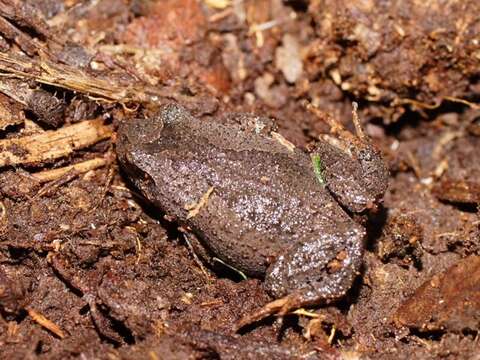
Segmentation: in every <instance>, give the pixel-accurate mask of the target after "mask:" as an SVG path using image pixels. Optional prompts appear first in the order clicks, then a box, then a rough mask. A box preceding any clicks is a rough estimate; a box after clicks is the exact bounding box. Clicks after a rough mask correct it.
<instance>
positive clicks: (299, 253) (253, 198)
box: [117, 104, 388, 325]
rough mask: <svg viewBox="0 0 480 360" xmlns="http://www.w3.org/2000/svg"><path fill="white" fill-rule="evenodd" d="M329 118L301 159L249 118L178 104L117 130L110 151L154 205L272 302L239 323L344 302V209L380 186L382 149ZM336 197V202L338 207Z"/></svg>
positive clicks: (351, 264)
mask: <svg viewBox="0 0 480 360" xmlns="http://www.w3.org/2000/svg"><path fill="white" fill-rule="evenodd" d="M310 109H311V111H313V112H314V113H316V114H317V115H319V116H320V117H322V118H323V119H324V120H325V121H327V122H328V123H329V125H330V127H331V133H332V135H336V136H335V137H333V136H331V135H325V136H323V137H322V138H321V141H320V142H319V143H318V144H317V145H316V146H315V148H314V149H313V150H312V153H311V154H310V156H309V155H307V154H306V153H305V152H304V151H302V150H300V149H297V148H295V147H294V146H293V145H292V144H291V143H289V142H288V141H287V140H286V139H284V138H283V137H282V136H281V135H280V134H278V133H277V132H275V131H272V128H273V127H272V124H271V122H270V121H269V120H265V119H262V118H259V117H254V116H252V115H237V116H235V119H233V120H230V121H226V122H225V121H224V122H219V121H202V120H200V119H197V118H195V117H193V116H191V115H190V114H189V113H188V112H187V111H186V110H185V109H184V108H182V107H181V106H179V105H175V104H171V105H167V106H164V107H163V108H162V109H161V110H160V111H159V113H158V114H157V115H156V116H155V117H154V118H150V119H139V120H135V121H132V122H127V123H125V124H124V125H123V126H121V128H120V130H119V137H118V142H117V154H118V159H119V161H120V164H121V166H122V167H123V169H124V170H125V172H126V174H127V175H128V177H129V179H130V180H131V182H132V183H133V184H134V185H135V186H136V187H137V188H138V189H139V190H140V191H141V193H142V194H143V195H144V196H145V198H147V199H148V200H149V201H150V202H151V203H153V204H154V205H155V206H156V207H158V208H159V209H160V210H161V211H162V212H164V213H165V214H167V215H168V216H169V217H170V218H172V219H174V220H175V221H176V222H177V223H178V224H180V225H181V226H182V227H183V228H185V229H188V231H189V232H190V233H192V234H194V235H195V237H194V239H195V241H193V245H194V248H195V251H196V253H198V254H200V256H201V257H202V258H203V259H204V260H205V261H206V262H208V263H210V264H211V263H212V262H213V259H215V258H218V259H220V260H221V261H222V262H224V263H226V264H228V265H229V266H232V267H234V268H236V269H238V270H241V271H242V272H244V273H246V274H248V275H250V276H253V277H263V276H264V277H265V282H264V286H265V288H266V290H267V291H268V293H269V294H270V295H271V296H273V297H274V298H276V299H277V300H275V301H273V302H271V303H269V304H267V305H266V306H264V307H263V308H261V309H260V310H259V311H258V312H256V313H254V314H252V315H251V316H249V317H248V318H246V319H243V320H242V321H241V322H240V325H244V324H246V323H249V322H252V321H255V320H258V319H261V318H263V317H265V316H268V315H270V314H273V313H279V314H280V315H283V314H286V313H287V312H288V311H290V310H292V309H295V308H298V307H302V306H308V305H316V304H321V303H325V302H328V301H331V300H334V299H338V298H340V297H342V296H343V295H344V294H345V293H346V291H347V290H348V289H349V288H350V287H351V285H352V282H353V280H354V278H355V277H356V275H357V274H358V271H359V268H360V266H361V262H362V252H363V247H364V244H363V243H364V238H365V235H366V231H365V229H364V228H363V227H362V226H361V225H359V224H358V223H356V222H355V221H354V220H352V218H351V215H352V214H353V213H360V212H365V211H368V209H372V208H375V206H376V204H377V203H378V202H379V201H380V200H381V198H382V196H383V194H384V192H385V190H386V186H387V179H388V171H387V169H386V166H385V164H384V162H383V161H382V158H381V156H380V153H379V151H378V150H377V149H376V148H375V147H374V146H373V145H372V144H371V143H370V141H369V139H368V138H367V137H366V136H365V135H364V133H363V131H362V129H361V127H360V123H359V121H358V118H357V117H356V115H355V114H356V113H355V112H354V124H355V127H356V132H357V134H356V136H354V135H353V134H351V133H350V132H348V131H347V130H346V129H344V128H343V127H342V125H341V124H340V123H338V122H336V121H335V120H334V119H332V118H330V117H328V116H326V115H324V114H323V113H321V112H320V111H319V110H317V109H316V108H313V107H311V106H310ZM340 204H341V205H340Z"/></svg>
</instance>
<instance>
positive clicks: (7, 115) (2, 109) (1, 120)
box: [0, 95, 25, 130]
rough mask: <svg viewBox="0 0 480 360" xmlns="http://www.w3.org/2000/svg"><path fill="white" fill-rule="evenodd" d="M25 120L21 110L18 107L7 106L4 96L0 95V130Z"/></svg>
mask: <svg viewBox="0 0 480 360" xmlns="http://www.w3.org/2000/svg"><path fill="white" fill-rule="evenodd" d="M24 121H25V116H24V114H23V111H21V110H20V109H19V108H18V107H13V106H9V104H8V102H7V101H6V98H5V96H3V95H2V96H1V97H0V130H5V129H6V128H7V127H8V126H11V125H19V124H22V123H23V122H24Z"/></svg>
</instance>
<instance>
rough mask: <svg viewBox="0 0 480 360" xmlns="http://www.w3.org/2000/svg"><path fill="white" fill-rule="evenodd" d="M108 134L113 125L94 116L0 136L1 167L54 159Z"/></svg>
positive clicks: (106, 136) (97, 140)
mask: <svg viewBox="0 0 480 360" xmlns="http://www.w3.org/2000/svg"><path fill="white" fill-rule="evenodd" d="M111 135H112V127H111V126H108V125H104V124H103V120H102V119H96V120H90V121H82V122H79V123H77V124H74V125H71V126H66V127H63V128H60V129H58V130H56V131H46V132H44V133H42V134H38V135H33V136H27V137H23V138H16V139H6V140H0V167H2V166H6V165H17V164H34V163H40V162H43V161H46V160H52V159H57V158H60V157H63V156H66V155H69V154H71V153H72V152H73V151H75V150H78V149H82V148H85V147H87V146H90V145H93V144H95V143H97V142H99V141H100V140H104V139H107V138H109V137H110V136H111Z"/></svg>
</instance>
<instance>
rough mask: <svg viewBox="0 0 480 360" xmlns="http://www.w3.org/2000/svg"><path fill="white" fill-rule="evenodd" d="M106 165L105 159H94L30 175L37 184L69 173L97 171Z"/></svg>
mask: <svg viewBox="0 0 480 360" xmlns="http://www.w3.org/2000/svg"><path fill="white" fill-rule="evenodd" d="M107 163H108V161H107V159H104V158H95V159H92V160H87V161H83V162H81V163H78V164H74V165H69V166H65V167H62V168H58V169H52V170H46V171H42V172H38V173H35V174H32V176H33V177H34V178H36V179H37V180H38V181H39V182H41V183H44V182H48V181H53V180H57V179H59V178H61V177H62V176H65V175H66V174H67V173H69V172H75V173H79V174H81V173H86V172H88V171H90V170H95V169H98V168H99V167H102V166H105V165H106V164H107Z"/></svg>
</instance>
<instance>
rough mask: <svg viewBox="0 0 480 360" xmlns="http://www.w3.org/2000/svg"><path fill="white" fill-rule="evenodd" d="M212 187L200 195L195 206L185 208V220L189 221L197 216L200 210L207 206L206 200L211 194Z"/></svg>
mask: <svg viewBox="0 0 480 360" xmlns="http://www.w3.org/2000/svg"><path fill="white" fill-rule="evenodd" d="M213 189H214V187H213V186H212V187H210V188H209V189H208V190H207V192H206V193H205V194H203V195H202V197H201V198H200V201H199V202H198V203H196V204H190V205H188V206H187V207H186V208H187V210H189V212H188V215H187V219H190V218H192V217H194V216H197V215H198V213H199V212H200V209H201V208H202V207H204V206H205V205H207V203H208V198H209V197H210V194H211V193H212V192H213Z"/></svg>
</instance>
